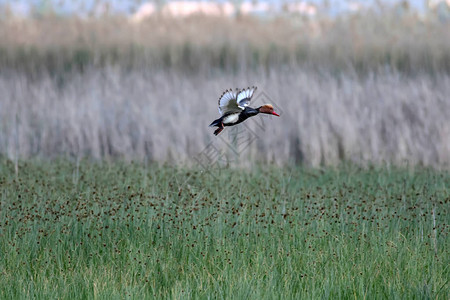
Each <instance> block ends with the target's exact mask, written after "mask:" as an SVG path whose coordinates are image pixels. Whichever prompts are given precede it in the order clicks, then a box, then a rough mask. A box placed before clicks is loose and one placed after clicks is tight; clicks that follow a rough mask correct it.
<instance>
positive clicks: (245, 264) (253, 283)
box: [0, 159, 450, 299]
mask: <svg viewBox="0 0 450 300" xmlns="http://www.w3.org/2000/svg"><path fill="white" fill-rule="evenodd" d="M14 173H15V172H14V164H13V163H11V162H10V161H6V160H4V159H2V161H1V163H0V220H1V221H0V274H1V277H0V298H2V299H11V298H16V299H18V298H22V299H23V298H41V299H49V298H53V299H56V298H58V299H83V298H96V299H114V298H130V299H133V298H134V299H142V298H144V297H145V298H155V297H157V298H172V299H189V298H195V299H198V298H200V299H207V298H226V299H242V298H245V299H293V298H296V299H299V298H302V299H305V298H308V299H312V298H314V299H318V298H325V299H349V298H356V299H363V298H368V299H374V298H390V299H395V298H399V299H400V298H401V299H448V296H449V282H448V280H449V278H450V274H449V273H450V270H449V268H448V266H449V265H450V259H449V257H450V253H449V237H448V235H449V224H448V221H449V200H450V198H449V197H450V190H449V187H450V175H449V173H448V172H447V171H444V172H439V171H432V170H427V169H417V170H415V171H414V170H407V169H396V168H368V169H360V168H357V167H352V166H345V165H344V166H341V167H339V168H328V169H307V168H300V167H294V168H284V169H281V168H277V167H270V166H265V167H255V168H253V170H252V171H248V170H236V169H212V170H210V172H203V171H202V170H201V169H199V168H198V169H195V168H191V169H183V168H180V167H170V166H158V165H153V164H150V165H142V164H135V163H134V164H133V163H129V164H125V163H119V162H117V163H114V164H106V163H89V162H81V163H80V164H79V165H77V164H75V163H70V162H68V161H55V162H53V163H44V162H37V161H28V162H20V163H19V172H18V174H17V177H16V176H15V175H14Z"/></svg>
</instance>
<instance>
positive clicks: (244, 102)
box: [236, 86, 256, 109]
mask: <svg viewBox="0 0 450 300" xmlns="http://www.w3.org/2000/svg"><path fill="white" fill-rule="evenodd" d="M255 91H256V86H252V87H248V88H246V89H242V90H241V91H240V92H239V93H238V94H237V98H236V102H237V105H238V106H239V107H240V108H242V109H245V107H246V106H248V105H249V104H250V100H251V99H252V97H253V94H254V93H255Z"/></svg>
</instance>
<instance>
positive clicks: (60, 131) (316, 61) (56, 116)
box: [0, 10, 450, 168]
mask: <svg viewBox="0 0 450 300" xmlns="http://www.w3.org/2000/svg"><path fill="white" fill-rule="evenodd" d="M449 26H450V23H445V22H440V21H439V19H437V18H435V17H433V16H432V15H429V16H419V15H417V14H416V13H414V12H411V11H408V10H406V11H403V12H401V13H399V12H398V11H396V10H392V11H391V10H388V11H384V12H383V13H379V12H376V11H371V10H368V11H366V12H362V13H360V14H353V15H344V16H341V17H338V18H334V19H330V18H326V17H324V16H321V17H318V18H316V19H307V18H302V17H290V18H286V17H279V18H274V19H267V20H261V19H255V18H249V17H242V16H241V17H236V18H234V19H225V18H208V17H201V16H195V17H190V18H184V19H175V18H163V17H161V16H155V17H151V18H149V19H146V20H144V21H143V22H141V23H132V22H130V21H129V20H128V19H127V18H126V17H124V16H103V17H101V18H87V19H82V18H80V17H76V16H71V17H61V16H55V15H45V16H42V17H35V18H27V19H18V18H14V17H11V16H10V17H6V16H3V17H2V18H1V20H0V52H1V55H0V94H1V98H0V153H1V155H4V156H6V157H8V158H10V159H14V160H16V161H17V160H19V159H26V158H30V157H41V158H56V157H61V156H65V157H72V158H75V159H81V158H83V157H91V158H94V159H115V158H120V159H127V160H132V159H138V160H150V161H158V162H173V163H182V164H193V163H195V162H196V161H197V160H195V159H194V158H195V157H196V156H197V155H199V154H201V153H203V152H202V151H204V150H205V149H206V150H208V147H210V146H211V145H212V146H213V147H214V149H219V150H218V151H219V152H220V153H221V157H222V156H223V157H224V158H225V160H226V163H225V164H230V161H233V162H237V163H238V164H240V165H246V164H251V163H253V162H255V161H263V162H272V163H276V164H288V163H291V162H296V163H304V164H307V165H311V166H320V165H335V164H338V163H340V162H342V161H352V162H355V163H358V164H364V165H366V164H373V163H374V164H396V165H405V164H406V165H412V166H418V165H424V166H432V167H436V168H447V167H448V166H449V162H450V125H449V123H448V116H449V115H450V101H449V96H448V95H450V75H449V71H450V56H449V55H450V36H449V35H450V28H449ZM251 85H257V86H258V87H259V89H258V92H259V93H257V94H256V99H255V100H254V105H255V106H258V105H260V104H263V102H271V103H273V104H276V106H277V109H279V110H280V111H281V112H282V116H281V118H276V119H275V118H272V119H267V118H264V117H259V116H258V117H257V118H254V119H251V120H249V121H248V122H246V123H245V124H244V125H242V126H239V128H238V129H236V130H229V129H227V130H226V131H225V132H224V133H223V134H222V135H221V138H215V137H214V136H213V135H212V132H211V130H210V129H208V128H207V125H208V124H209V123H210V122H211V121H212V120H214V119H215V118H217V116H218V114H217V107H216V106H217V99H218V97H219V95H220V94H221V93H222V92H223V91H224V90H225V89H227V88H231V87H233V88H234V87H246V86H251ZM245 130H246V131H245ZM239 131H245V132H244V133H242V134H239ZM249 135H251V137H255V138H254V139H253V138H251V137H250V136H249ZM237 136H239V137H241V138H242V137H244V139H245V137H248V139H251V140H253V141H254V142H253V143H251V144H250V145H248V146H247V147H245V151H243V150H244V149H238V150H237V148H238V145H237V144H235V143H233V142H231V141H232V140H235V139H236V137H237ZM230 145H231V146H230ZM241 150H242V151H241ZM233 153H234V154H233ZM215 162H216V160H214V161H213V163H215Z"/></svg>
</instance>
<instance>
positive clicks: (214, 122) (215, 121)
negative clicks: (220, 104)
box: [209, 119, 222, 127]
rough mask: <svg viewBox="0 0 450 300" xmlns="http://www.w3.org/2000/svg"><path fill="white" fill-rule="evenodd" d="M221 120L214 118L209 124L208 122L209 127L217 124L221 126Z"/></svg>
mask: <svg viewBox="0 0 450 300" xmlns="http://www.w3.org/2000/svg"><path fill="white" fill-rule="evenodd" d="M221 124H222V121H221V120H220V119H217V120H214V121H213V122H212V123H211V124H209V127H214V126H218V127H221Z"/></svg>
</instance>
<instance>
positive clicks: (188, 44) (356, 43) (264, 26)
mask: <svg viewBox="0 0 450 300" xmlns="http://www.w3.org/2000/svg"><path fill="white" fill-rule="evenodd" d="M449 53H450V23H449V22H442V21H440V19H439V18H437V17H436V16H434V15H433V14H428V15H424V16H420V15H418V13H416V12H414V11H409V10H398V9H397V10H396V9H385V10H383V11H376V10H367V11H364V12H361V13H358V14H351V15H343V16H341V17H338V18H332V19H331V18H328V17H326V16H320V15H319V16H318V17H317V18H313V19H310V18H305V17H301V16H290V17H286V16H285V17H283V16H279V17H277V18H272V19H267V20H264V19H263V20H261V19H257V18H252V17H248V16H247V17H246V16H238V17H236V18H232V19H229V18H219V17H206V16H193V17H189V18H170V17H162V16H159V15H156V16H152V17H150V18H147V19H144V20H143V21H142V22H139V23H134V22H131V21H130V20H129V19H128V18H127V17H125V16H113V15H109V16H108V15H106V16H103V17H97V18H94V17H91V18H81V17H76V16H72V17H61V16H57V15H51V14H49V15H44V16H41V17H35V18H26V19H18V18H14V17H11V16H10V17H7V16H4V17H3V18H0V54H1V55H0V67H1V68H2V69H3V68H13V69H21V70H25V71H26V72H28V73H30V74H33V73H35V72H39V70H42V69H44V70H48V71H50V72H58V73H59V72H67V71H73V70H75V71H82V70H83V69H84V68H86V67H88V66H109V65H111V64H112V65H120V66H123V67H126V68H150V67H151V68H155V67H156V68H167V67H175V68H177V69H182V70H186V71H189V72H199V71H205V70H209V69H210V68H211V67H214V68H219V69H222V70H226V71H236V70H248V69H255V68H258V67H264V68H272V67H273V66H276V65H309V66H311V65H312V66H317V67H326V68H327V69H331V70H334V71H335V72H338V71H342V70H346V69H348V68H350V69H356V70H358V71H359V72H362V73H366V72H370V71H373V70H376V69H379V68H384V67H386V66H387V67H390V68H393V69H396V70H400V71H402V72H406V73H415V72H417V71H424V70H425V71H428V72H443V71H444V72H449V71H450V54H449Z"/></svg>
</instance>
